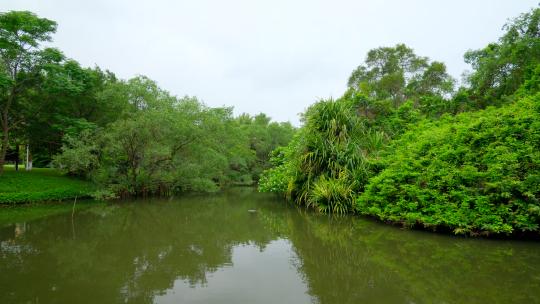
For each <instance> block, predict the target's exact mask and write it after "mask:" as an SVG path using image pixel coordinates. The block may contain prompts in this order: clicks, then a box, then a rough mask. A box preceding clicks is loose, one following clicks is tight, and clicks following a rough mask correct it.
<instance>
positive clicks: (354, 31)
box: [0, 0, 538, 125]
mask: <svg viewBox="0 0 540 304" xmlns="http://www.w3.org/2000/svg"><path fill="white" fill-rule="evenodd" d="M537 5H538V0H504V1H503V0H453V1H442V0H409V1H403V0H401V1H400V0H393V1H390V0H387V1H376V0H371V1H366V0H364V1H362V0H356V1H345V0H333V1H317V0H289V1H287V0H258V1H255V0H251V1H249V0H228V1H219V0H214V1H212V0H193V1H173V0H148V1H136V0H33V1H30V0H0V11H9V10H30V11H33V12H35V13H36V14H38V15H39V16H41V17H46V18H49V19H52V20H55V21H57V22H58V31H57V33H56V35H55V36H54V46H56V47H58V48H60V49H61V50H62V51H63V52H64V53H65V54H66V55H67V56H68V57H71V58H73V59H76V60H77V61H79V62H80V63H81V64H82V65H84V66H94V65H98V66H100V67H101V68H103V69H109V70H111V71H112V72H114V73H115V74H116V75H118V76H119V77H121V78H124V79H127V78H130V77H132V76H135V75H137V74H142V75H146V76H148V77H150V78H152V79H154V80H156V81H157V82H158V83H159V85H160V86H161V87H162V88H163V89H166V90H168V91H170V92H171V93H173V94H175V95H179V96H183V95H195V96H197V97H199V98H200V99H201V100H203V101H204V102H205V103H206V104H207V105H209V106H223V105H227V106H234V108H235V113H236V114H239V113H242V112H247V113H251V114H256V113H259V112H264V113H266V114H268V115H270V116H271V117H272V118H274V119H275V120H279V121H285V120H289V121H291V122H292V123H293V124H295V125H298V113H300V112H303V110H304V109H305V108H306V107H307V106H309V105H310V104H311V103H313V102H315V101H316V100H317V99H319V98H326V97H330V96H333V97H339V96H341V95H342V94H343V92H344V91H345V87H346V83H347V79H348V77H349V75H350V73H351V71H352V70H353V69H354V68H356V67H357V66H358V65H359V64H361V63H362V62H363V60H364V58H365V55H366V53H367V51H368V50H370V49H373V48H376V47H379V46H392V45H395V44H397V43H401V42H403V43H405V44H407V45H408V46H409V47H412V48H413V49H414V50H415V51H416V53H417V54H418V55H422V56H428V57H430V58H431V59H432V60H438V61H443V62H445V63H446V64H447V66H448V69H449V71H450V73H451V74H452V75H453V76H454V77H455V78H457V79H460V78H461V74H462V72H463V71H464V70H466V69H468V66H467V65H466V64H465V63H464V62H463V54H464V52H465V51H466V50H468V49H477V48H481V47H483V46H485V45H486V44H487V43H489V42H492V41H495V40H496V39H497V38H498V37H499V36H501V34H502V31H501V27H502V25H504V23H506V21H507V20H508V18H513V17H516V16H517V15H519V14H520V13H522V12H526V11H528V10H529V9H531V8H532V7H535V6H537Z"/></svg>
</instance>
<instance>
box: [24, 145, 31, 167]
mask: <svg viewBox="0 0 540 304" xmlns="http://www.w3.org/2000/svg"><path fill="white" fill-rule="evenodd" d="M24 169H25V170H26V171H30V170H32V159H31V157H30V145H28V144H27V145H26V164H25V165H24Z"/></svg>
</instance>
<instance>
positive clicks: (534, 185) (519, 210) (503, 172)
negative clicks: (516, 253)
mask: <svg viewBox="0 0 540 304" xmlns="http://www.w3.org/2000/svg"><path fill="white" fill-rule="evenodd" d="M539 130H540V94H537V95H535V96H534V97H529V98H524V99H522V100H520V101H518V102H515V103H513V104H511V105H509V106H505V107H502V108H488V109H486V110H484V111H480V112H471V113H464V114H461V115H458V116H456V117H449V116H447V117H444V118H443V119H441V120H440V121H436V122H432V121H424V122H422V123H420V124H419V125H417V126H415V127H414V128H413V129H412V130H410V131H409V132H407V133H406V134H404V135H403V136H402V137H401V138H399V139H397V140H395V141H394V142H393V143H392V147H391V148H390V149H389V150H388V151H387V152H386V153H385V156H384V157H382V158H381V159H380V160H377V162H378V163H379V165H380V166H382V167H383V168H384V169H383V170H382V171H381V172H380V173H379V174H377V175H376V176H375V177H373V178H372V179H370V181H369V183H368V185H367V186H366V191H365V192H364V193H362V194H361V195H360V197H359V199H358V202H357V203H358V204H357V209H358V211H359V212H360V213H362V214H368V215H375V216H377V217H379V218H380V219H382V220H390V221H396V222H403V223H405V224H407V225H415V224H421V225H424V226H426V227H435V226H445V227H449V228H451V229H453V230H454V232H455V233H469V232H475V233H476V232H485V233H511V232H513V231H538V229H539V223H540V201H539V200H540V191H539V189H540V153H539V151H540V132H539Z"/></svg>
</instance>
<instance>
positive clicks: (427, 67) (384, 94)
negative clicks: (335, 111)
mask: <svg viewBox="0 0 540 304" xmlns="http://www.w3.org/2000/svg"><path fill="white" fill-rule="evenodd" d="M348 86H349V88H350V89H352V90H355V91H358V92H360V93H361V95H364V96H365V97H367V98H371V99H375V100H383V99H390V100H392V101H393V103H394V106H395V107H398V106H399V105H400V104H402V103H403V102H404V101H405V100H407V99H410V98H412V99H417V98H418V97H419V96H421V95H425V94H426V93H429V94H446V93H449V92H451V91H452V89H453V80H452V78H451V77H450V75H448V73H447V72H446V66H445V65H444V63H441V62H437V61H434V62H431V63H430V61H429V59H428V58H427V57H422V56H418V55H416V54H415V53H414V51H413V49H411V48H409V47H407V46H406V45H405V44H397V45H396V46H394V47H380V48H376V49H373V50H370V51H369V52H368V54H367V57H366V60H365V62H364V64H362V65H360V66H358V67H357V68H356V69H355V70H354V71H353V72H352V74H351V76H350V77H349V82H348Z"/></svg>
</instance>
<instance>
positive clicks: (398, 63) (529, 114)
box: [259, 8, 540, 236]
mask: <svg viewBox="0 0 540 304" xmlns="http://www.w3.org/2000/svg"><path fill="white" fill-rule="evenodd" d="M503 29H504V31H505V33H504V35H503V36H502V37H501V38H500V39H499V40H498V41H497V42H493V43H491V44H489V45H488V46H486V47H485V48H483V49H480V50H471V51H468V52H467V53H466V54H465V55H464V58H465V61H466V62H467V63H469V64H471V66H472V68H473V71H472V72H470V73H468V74H467V75H466V77H465V81H464V83H463V85H462V86H461V87H459V88H457V89H456V88H455V84H456V81H455V80H453V79H452V78H451V77H450V76H449V75H448V74H447V72H446V67H445V65H444V63H441V62H437V61H431V60H430V59H429V58H427V57H423V56H419V55H417V54H415V53H414V51H413V50H412V49H411V48H409V47H407V46H405V45H403V44H398V45H396V46H394V47H381V48H377V49H373V50H371V51H370V52H369V53H368V54H367V57H366V59H365V62H364V63H363V64H362V65H360V66H358V68H357V69H355V70H354V71H353V72H352V74H351V76H350V78H349V82H348V90H347V91H346V93H345V94H344V95H343V96H342V97H340V98H338V99H336V100H332V99H330V100H321V101H319V102H317V103H315V104H313V105H312V106H311V107H310V108H308V109H307V111H306V112H305V113H304V114H303V122H304V125H303V126H302V127H301V128H300V129H299V130H298V131H297V133H296V134H295V136H294V138H293V140H292V141H291V142H290V143H289V144H288V145H287V146H286V147H281V148H278V149H277V150H275V151H274V152H273V155H272V158H271V163H272V164H273V167H272V168H271V169H269V170H267V171H265V172H263V174H262V176H261V180H260V183H259V189H260V190H261V191H265V192H275V193H279V194H282V195H284V196H285V197H286V198H287V199H288V200H291V201H294V202H295V203H297V204H299V205H301V206H306V207H308V208H313V209H315V210H318V211H320V212H329V213H342V214H343V213H354V214H361V215H367V216H370V217H373V218H376V219H379V220H381V221H383V222H391V223H394V224H399V225H402V226H404V227H409V228H421V229H427V230H432V231H441V230H443V231H451V232H453V233H454V234H461V235H470V236H479V235H481V236H490V235H491V236H500V235H512V234H514V235H521V234H532V235H538V234H539V231H540V152H539V151H540V146H539V145H540V8H534V9H532V10H531V11H529V12H527V13H524V14H521V15H520V16H518V17H517V18H514V19H512V20H511V21H510V22H509V23H508V24H506V25H505V26H504V27H503Z"/></svg>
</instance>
